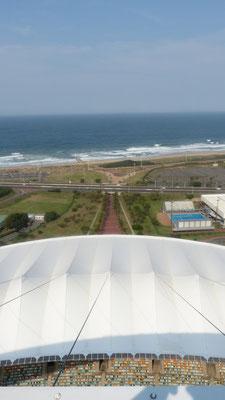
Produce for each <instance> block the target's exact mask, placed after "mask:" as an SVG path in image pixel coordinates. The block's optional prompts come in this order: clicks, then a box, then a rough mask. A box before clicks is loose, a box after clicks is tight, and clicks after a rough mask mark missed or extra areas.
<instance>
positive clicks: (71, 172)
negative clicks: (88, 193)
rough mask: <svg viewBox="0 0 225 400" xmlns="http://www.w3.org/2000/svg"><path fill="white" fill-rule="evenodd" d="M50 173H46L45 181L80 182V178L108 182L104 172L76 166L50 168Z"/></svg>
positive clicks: (88, 181)
mask: <svg viewBox="0 0 225 400" xmlns="http://www.w3.org/2000/svg"><path fill="white" fill-rule="evenodd" d="M49 172H50V173H48V175H47V181H49V182H50V181H51V182H68V181H71V182H72V183H80V182H81V180H83V179H84V180H85V183H95V182H96V179H100V180H101V182H102V183H107V182H108V177H107V175H106V174H105V173H104V172H98V171H94V170H88V168H87V167H86V166H85V167H84V168H81V167H76V166H64V167H61V168H59V167H58V168H55V169H53V168H51V169H50V171H49Z"/></svg>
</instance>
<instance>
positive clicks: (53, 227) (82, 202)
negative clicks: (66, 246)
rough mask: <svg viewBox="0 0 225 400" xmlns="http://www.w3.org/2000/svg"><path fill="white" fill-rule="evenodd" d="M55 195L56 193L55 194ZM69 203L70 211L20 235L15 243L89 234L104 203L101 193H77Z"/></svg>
mask: <svg viewBox="0 0 225 400" xmlns="http://www.w3.org/2000/svg"><path fill="white" fill-rule="evenodd" d="M53 194H54V193H53ZM70 194H71V195H72V197H71V198H70V199H68V200H70V202H67V208H68V207H69V209H68V210H67V211H66V212H65V213H63V214H62V215H61V216H60V217H59V218H58V219H56V220H54V221H52V222H49V223H47V224H43V225H41V226H40V227H39V228H37V229H36V230H35V231H33V232H30V233H28V234H24V233H22V234H20V235H19V236H18V237H17V238H16V239H15V240H14V241H13V243H17V242H20V241H27V240H36V239H46V238H51V237H61V236H72V235H84V234H87V232H88V231H89V228H90V226H91V223H92V221H93V219H94V217H95V215H96V212H97V210H98V208H99V206H100V205H101V203H102V199H103V195H102V193H99V192H89V193H86V192H76V193H75V194H74V195H73V193H70Z"/></svg>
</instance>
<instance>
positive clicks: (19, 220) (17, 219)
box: [3, 213, 29, 231]
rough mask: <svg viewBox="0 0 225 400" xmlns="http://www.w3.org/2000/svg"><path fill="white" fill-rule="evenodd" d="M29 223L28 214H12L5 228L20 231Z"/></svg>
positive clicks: (5, 223) (7, 219) (4, 225)
mask: <svg viewBox="0 0 225 400" xmlns="http://www.w3.org/2000/svg"><path fill="white" fill-rule="evenodd" d="M28 221H29V218H28V215H27V214H26V213H15V214H10V215H8V217H7V218H6V220H5V222H4V224H3V228H6V229H16V230H17V231H19V230H20V229H22V228H24V227H25V226H26V225H27V223H28Z"/></svg>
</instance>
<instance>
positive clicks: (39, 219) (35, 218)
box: [28, 213, 45, 222]
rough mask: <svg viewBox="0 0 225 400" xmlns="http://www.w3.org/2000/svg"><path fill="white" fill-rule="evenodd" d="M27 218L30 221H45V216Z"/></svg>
mask: <svg viewBox="0 0 225 400" xmlns="http://www.w3.org/2000/svg"><path fill="white" fill-rule="evenodd" d="M28 218H29V219H30V220H32V221H42V222H44V220H45V215H44V214H33V213H32V214H28Z"/></svg>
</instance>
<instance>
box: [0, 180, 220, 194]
mask: <svg viewBox="0 0 225 400" xmlns="http://www.w3.org/2000/svg"><path fill="white" fill-rule="evenodd" d="M1 185H3V186H9V187H12V188H13V189H31V190H49V189H62V190H82V191H93V190H101V191H103V192H128V193H129V192H132V193H151V192H152V193H162V192H164V193H191V194H203V193H207V194H209V193H218V194H221V193H222V190H221V189H220V190H218V189H217V188H204V187H200V188H190V187H175V188H166V187H163V188H162V187H161V186H156V187H151V186H131V185H130V186H128V185H113V184H80V183H71V184H69V183H33V182H32V183H15V182H4V183H2V182H0V186H1ZM224 191H225V189H224Z"/></svg>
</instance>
